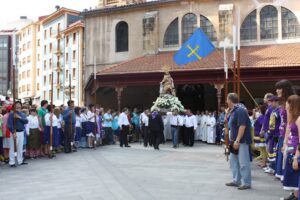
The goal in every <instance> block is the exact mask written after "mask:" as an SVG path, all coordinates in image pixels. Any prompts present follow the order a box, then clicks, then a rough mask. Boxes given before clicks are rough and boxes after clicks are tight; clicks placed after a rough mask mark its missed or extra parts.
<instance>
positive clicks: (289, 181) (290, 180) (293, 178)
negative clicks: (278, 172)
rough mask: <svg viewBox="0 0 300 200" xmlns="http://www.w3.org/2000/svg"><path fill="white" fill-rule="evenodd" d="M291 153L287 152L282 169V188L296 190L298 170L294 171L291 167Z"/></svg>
mask: <svg viewBox="0 0 300 200" xmlns="http://www.w3.org/2000/svg"><path fill="white" fill-rule="evenodd" d="M293 156H294V155H293V154H291V153H288V156H287V160H286V164H285V170H284V173H283V175H284V178H283V189H284V190H298V183H299V170H297V171H295V170H294V169H293V165H292V164H293Z"/></svg>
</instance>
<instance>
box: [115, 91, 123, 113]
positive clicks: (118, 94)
mask: <svg viewBox="0 0 300 200" xmlns="http://www.w3.org/2000/svg"><path fill="white" fill-rule="evenodd" d="M115 90H116V92H117V101H118V111H119V112H121V103H122V92H123V87H121V86H117V87H116V88H115Z"/></svg>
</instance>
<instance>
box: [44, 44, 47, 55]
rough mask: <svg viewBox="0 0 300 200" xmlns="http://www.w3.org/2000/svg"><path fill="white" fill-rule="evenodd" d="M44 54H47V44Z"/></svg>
mask: <svg viewBox="0 0 300 200" xmlns="http://www.w3.org/2000/svg"><path fill="white" fill-rule="evenodd" d="M44 54H45V55H46V54H47V46H46V45H45V46H44Z"/></svg>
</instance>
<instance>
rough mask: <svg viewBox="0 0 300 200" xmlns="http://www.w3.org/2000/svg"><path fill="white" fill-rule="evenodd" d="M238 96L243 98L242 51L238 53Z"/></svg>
mask: <svg viewBox="0 0 300 200" xmlns="http://www.w3.org/2000/svg"><path fill="white" fill-rule="evenodd" d="M237 94H238V97H239V98H240V97H241V50H240V49H238V51H237Z"/></svg>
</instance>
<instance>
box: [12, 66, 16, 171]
mask: <svg viewBox="0 0 300 200" xmlns="http://www.w3.org/2000/svg"><path fill="white" fill-rule="evenodd" d="M12 81H13V83H12V86H13V117H14V120H13V125H14V133H13V136H11V137H13V140H14V156H15V166H17V163H18V159H17V155H18V153H17V152H18V149H17V130H16V123H17V121H16V120H17V118H16V69H15V65H12Z"/></svg>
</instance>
